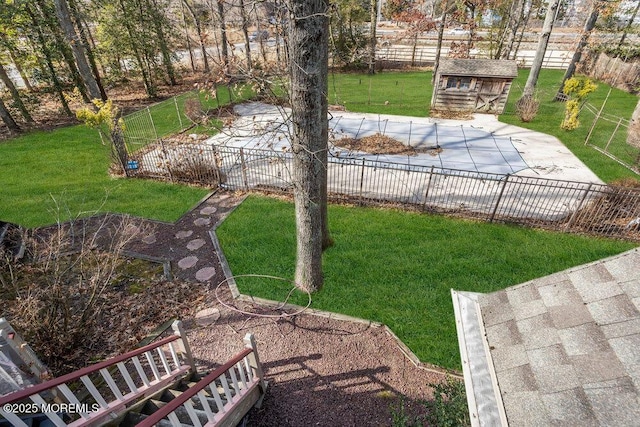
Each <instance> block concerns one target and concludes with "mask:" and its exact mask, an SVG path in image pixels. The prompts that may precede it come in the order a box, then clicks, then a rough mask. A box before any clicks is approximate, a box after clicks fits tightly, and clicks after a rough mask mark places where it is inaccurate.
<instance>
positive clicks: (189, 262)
mask: <svg viewBox="0 0 640 427" xmlns="http://www.w3.org/2000/svg"><path fill="white" fill-rule="evenodd" d="M197 262H198V257H197V256H188V257H185V258H182V259H181V260H180V261H178V267H180V268H181V269H183V270H186V269H187V268H191V267H193V266H194V265H196V263H197Z"/></svg>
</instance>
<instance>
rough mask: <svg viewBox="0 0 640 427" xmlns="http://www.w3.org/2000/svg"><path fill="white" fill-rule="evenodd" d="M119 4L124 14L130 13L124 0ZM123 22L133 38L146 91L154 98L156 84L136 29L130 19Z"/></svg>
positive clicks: (132, 45)
mask: <svg viewBox="0 0 640 427" xmlns="http://www.w3.org/2000/svg"><path fill="white" fill-rule="evenodd" d="M118 5H119V6H120V11H121V12H122V15H123V16H127V15H128V14H129V11H128V10H127V7H126V5H125V3H124V0H119V1H118ZM123 23H124V27H125V28H126V29H127V35H128V36H129V39H130V40H131V50H132V52H133V56H134V57H135V59H136V62H137V63H138V67H140V72H141V73H142V83H143V84H144V88H145V91H146V92H147V95H148V96H149V97H151V98H154V97H155V96H156V95H157V91H156V86H155V84H154V82H153V80H152V78H151V73H150V70H149V67H148V65H147V63H146V62H145V61H144V59H143V57H142V53H141V52H140V49H139V48H138V46H136V43H135V40H136V39H135V37H136V36H135V30H134V28H133V26H132V25H131V22H130V21H129V20H128V19H124V20H123Z"/></svg>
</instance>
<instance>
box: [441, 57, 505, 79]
mask: <svg viewBox="0 0 640 427" xmlns="http://www.w3.org/2000/svg"><path fill="white" fill-rule="evenodd" d="M438 74H441V75H447V76H477V77H503V78H515V77H517V76H518V65H517V62H516V61H511V60H506V59H452V58H443V59H441V60H440V63H439V64H438Z"/></svg>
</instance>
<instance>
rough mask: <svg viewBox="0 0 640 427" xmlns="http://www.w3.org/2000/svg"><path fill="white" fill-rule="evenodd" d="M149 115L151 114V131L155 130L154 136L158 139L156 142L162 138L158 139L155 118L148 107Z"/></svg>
mask: <svg viewBox="0 0 640 427" xmlns="http://www.w3.org/2000/svg"><path fill="white" fill-rule="evenodd" d="M147 114H149V121H150V122H151V129H153V134H154V135H155V137H156V141H157V140H158V139H160V138H158V129H156V124H155V123H154V122H153V116H152V115H151V109H150V108H149V107H147Z"/></svg>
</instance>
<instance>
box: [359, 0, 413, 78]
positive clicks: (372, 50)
mask: <svg viewBox="0 0 640 427" xmlns="http://www.w3.org/2000/svg"><path fill="white" fill-rule="evenodd" d="M370 12H371V14H370V16H371V18H370V19H369V21H370V25H371V30H370V37H369V74H375V73H376V42H377V38H376V30H377V28H376V27H377V26H378V0H371V11H370ZM414 50H415V48H414Z"/></svg>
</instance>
